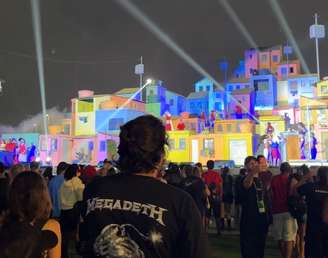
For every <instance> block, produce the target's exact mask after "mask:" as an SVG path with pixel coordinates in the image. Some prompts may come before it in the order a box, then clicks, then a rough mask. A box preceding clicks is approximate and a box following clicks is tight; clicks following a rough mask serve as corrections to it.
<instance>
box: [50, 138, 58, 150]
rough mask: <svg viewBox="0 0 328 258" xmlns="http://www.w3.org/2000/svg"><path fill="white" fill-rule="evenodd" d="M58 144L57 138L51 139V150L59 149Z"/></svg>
mask: <svg viewBox="0 0 328 258" xmlns="http://www.w3.org/2000/svg"><path fill="white" fill-rule="evenodd" d="M57 145H58V141H57V139H52V140H51V150H52V151H57Z"/></svg>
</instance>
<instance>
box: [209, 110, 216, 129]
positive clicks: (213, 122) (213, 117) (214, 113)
mask: <svg viewBox="0 0 328 258" xmlns="http://www.w3.org/2000/svg"><path fill="white" fill-rule="evenodd" d="M215 120H216V112H215V111H214V110H212V111H211V114H210V128H211V130H212V131H214V125H215Z"/></svg>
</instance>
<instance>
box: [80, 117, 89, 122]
mask: <svg viewBox="0 0 328 258" xmlns="http://www.w3.org/2000/svg"><path fill="white" fill-rule="evenodd" d="M79 120H80V122H81V123H82V124H86V123H88V117H87V116H80V117H79Z"/></svg>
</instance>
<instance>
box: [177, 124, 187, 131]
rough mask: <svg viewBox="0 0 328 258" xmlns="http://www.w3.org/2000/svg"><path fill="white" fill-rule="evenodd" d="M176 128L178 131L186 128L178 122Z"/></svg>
mask: <svg viewBox="0 0 328 258" xmlns="http://www.w3.org/2000/svg"><path fill="white" fill-rule="evenodd" d="M177 128H178V130H180V131H183V130H184V129H185V128H186V126H185V124H184V123H183V122H179V123H178V125H177Z"/></svg>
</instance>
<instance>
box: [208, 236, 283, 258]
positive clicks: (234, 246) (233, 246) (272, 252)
mask: <svg viewBox="0 0 328 258" xmlns="http://www.w3.org/2000/svg"><path fill="white" fill-rule="evenodd" d="M208 239H209V244H210V251H211V255H212V258H240V257H241V256H240V247H239V235H237V234H234V235H231V234H227V235H226V234H224V235H222V236H217V235H215V234H209V237H208ZM279 257H280V254H279V251H278V249H277V244H276V242H274V241H273V240H270V239H268V240H267V246H266V250H265V258H279Z"/></svg>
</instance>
